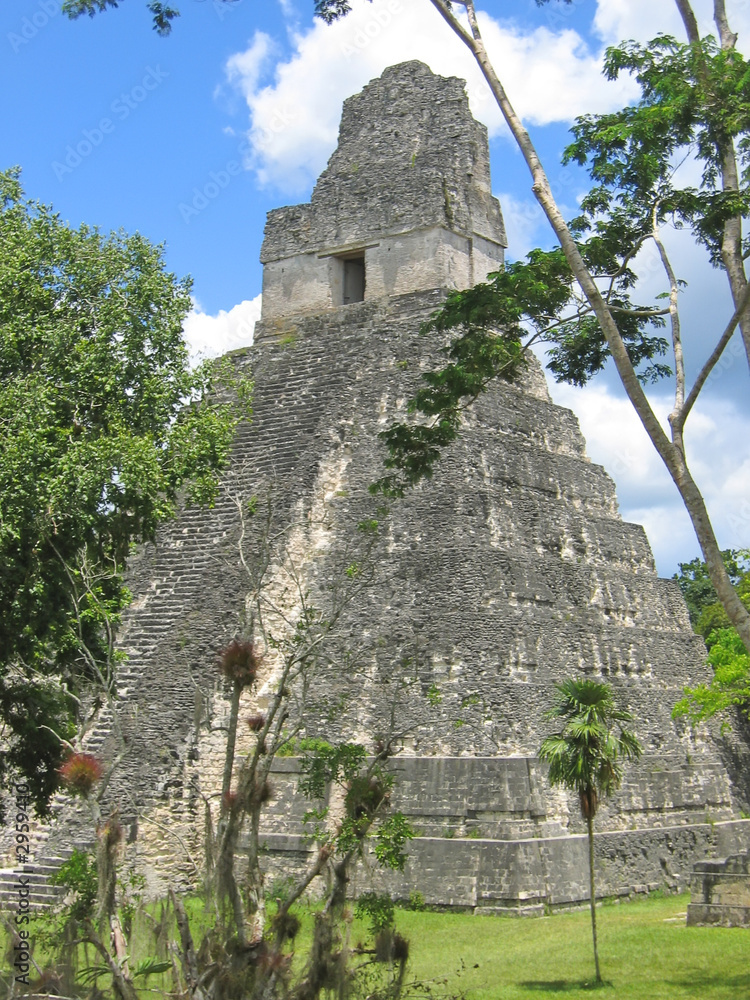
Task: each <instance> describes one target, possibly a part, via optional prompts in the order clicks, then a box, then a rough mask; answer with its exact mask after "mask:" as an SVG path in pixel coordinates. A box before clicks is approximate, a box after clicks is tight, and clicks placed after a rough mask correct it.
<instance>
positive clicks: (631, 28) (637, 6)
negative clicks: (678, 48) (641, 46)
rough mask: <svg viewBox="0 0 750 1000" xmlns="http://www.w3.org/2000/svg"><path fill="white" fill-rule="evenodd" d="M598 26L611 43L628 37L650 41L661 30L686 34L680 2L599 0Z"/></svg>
mask: <svg viewBox="0 0 750 1000" xmlns="http://www.w3.org/2000/svg"><path fill="white" fill-rule="evenodd" d="M594 28H595V30H596V31H598V32H599V34H600V35H601V37H602V39H603V40H604V41H605V42H606V43H607V44H608V45H612V44H616V43H617V42H621V41H623V40H624V39H626V38H634V39H636V40H638V41H646V40H649V39H651V38H655V37H656V35H657V34H659V32H663V33H664V34H669V35H674V36H675V37H676V38H679V39H683V38H684V37H685V29H684V28H683V26H682V19H681V18H680V15H679V12H678V10H677V6H676V4H674V3H654V0H599V3H598V4H597V7H596V14H595V16H594Z"/></svg>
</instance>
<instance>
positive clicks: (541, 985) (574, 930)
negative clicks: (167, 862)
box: [0, 895, 750, 1000]
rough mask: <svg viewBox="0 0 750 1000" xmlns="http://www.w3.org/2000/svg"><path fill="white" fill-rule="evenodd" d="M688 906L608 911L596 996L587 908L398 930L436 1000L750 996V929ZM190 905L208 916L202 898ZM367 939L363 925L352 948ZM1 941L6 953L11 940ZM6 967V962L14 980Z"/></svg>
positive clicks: (672, 900) (408, 923) (738, 999)
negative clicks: (693, 912)
mask: <svg viewBox="0 0 750 1000" xmlns="http://www.w3.org/2000/svg"><path fill="white" fill-rule="evenodd" d="M688 901H689V897H688V896H686V895H685V896H668V897H664V898H657V897H651V898H649V899H643V900H638V901H634V902H629V903H622V904H620V905H606V904H605V905H604V906H600V907H599V909H598V926H599V957H600V961H601V968H602V976H603V977H604V980H605V985H604V986H603V987H602V988H601V989H599V990H596V991H594V989H593V977H594V961H593V954H592V947H591V922H590V915H589V911H588V909H582V910H577V911H571V912H560V913H556V914H554V915H553V916H550V917H528V918H511V917H475V916H472V915H471V914H469V913H429V912H413V911H407V910H397V917H396V924H397V928H398V930H399V931H400V932H401V933H402V934H404V935H405V936H406V937H407V938H408V939H409V941H410V974H409V976H410V978H414V977H415V978H417V979H419V980H429V981H432V988H431V993H430V997H431V998H432V1000H441V998H443V997H461V996H462V997H465V998H466V1000H544V998H550V1000H551V998H558V1000H561V998H563V997H564V998H565V1000H575V998H579V997H581V998H582V997H588V998H590V997H591V995H592V992H596V995H597V996H602V997H604V996H607V997H612V998H613V1000H687V998H690V1000H750V930H742V929H726V928H714V927H686V926H685V911H686V908H687V904H688ZM190 909H191V910H194V914H193V915H194V917H196V918H197V917H199V916H200V913H201V904H200V902H199V901H198V900H194V901H193V902H192V903H191V905H190ZM300 915H301V916H302V918H303V924H302V929H301V932H300V934H299V937H298V940H297V956H298V958H297V961H298V962H300V963H301V962H302V961H303V960H304V955H305V951H306V945H308V944H309V941H310V936H311V930H312V919H313V916H312V910H310V909H308V908H307V907H305V906H303V907H302V908H301V913H300ZM364 936H365V927H364V925H362V926H360V925H359V922H355V925H354V927H353V928H352V934H351V940H352V943H355V942H356V941H357V940H358V939H359V938H361V937H364ZM3 937H4V935H2V934H0V939H2V938H3ZM134 943H135V942H134ZM0 945H1V946H2V951H0V954H2V953H3V952H5V949H6V947H7V940H0ZM138 950H140V949H138V948H136V949H135V951H138ZM38 957H39V959H42V955H41V954H39V955H38ZM134 957H136V958H139V957H143V956H142V955H134ZM6 962H7V959H6ZM6 962H2V961H1V960H0V966H2V967H3V972H4V973H5V974H6V975H7V972H8V969H7V968H6ZM2 978H4V977H0V979H2ZM162 981H163V982H164V983H166V979H164V980H162V977H160V976H154V977H153V978H152V980H151V981H150V982H149V984H148V985H149V986H150V987H151V991H150V992H147V991H145V990H144V991H143V992H142V993H141V995H142V996H143V997H144V998H146V997H149V998H153V997H154V996H159V995H160V994H161V993H162V989H161V988H160V987H161V984H162ZM100 985H101V987H105V985H106V983H105V980H104V978H103V979H102V980H101V982H100ZM162 995H163V994H162ZM418 995H419V997H420V998H424V997H425V993H424V991H421V990H420V991H419V994H418Z"/></svg>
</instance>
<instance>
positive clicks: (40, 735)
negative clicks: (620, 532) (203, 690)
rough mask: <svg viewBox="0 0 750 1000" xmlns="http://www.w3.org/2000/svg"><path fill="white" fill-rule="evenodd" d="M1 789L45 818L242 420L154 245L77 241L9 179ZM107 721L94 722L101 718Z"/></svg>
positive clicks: (3, 361) (3, 290)
mask: <svg viewBox="0 0 750 1000" xmlns="http://www.w3.org/2000/svg"><path fill="white" fill-rule="evenodd" d="M0 247H1V248H2V249H1V250H0V562H1V563H2V567H3V572H2V575H0V651H1V652H0V664H1V665H2V672H1V673H0V719H2V724H3V733H2V736H3V745H4V750H3V753H2V755H0V784H2V785H7V783H8V782H9V781H10V780H11V779H13V778H14V777H15V776H18V775H23V776H24V778H25V780H26V781H27V782H28V784H29V787H30V793H31V795H32V797H33V799H34V802H35V804H36V807H37V809H38V810H39V811H41V812H44V810H45V808H46V805H47V802H48V800H49V796H50V795H51V793H52V792H53V791H54V789H55V787H56V784H57V775H56V769H57V768H58V767H59V766H60V764H61V762H62V757H63V753H64V748H65V744H66V741H68V742H69V741H70V740H71V739H72V737H73V733H74V730H75V726H76V723H79V722H80V721H81V717H82V711H83V707H82V706H83V701H82V689H81V685H82V684H84V685H85V682H86V681H87V680H95V681H96V682H97V684H98V687H99V692H100V697H101V696H104V695H103V694H102V692H110V693H112V692H113V691H114V683H115V682H114V674H113V668H114V666H115V659H114V658H113V656H112V651H113V644H114V630H115V629H116V626H117V623H118V621H119V615H120V613H121V611H122V609H123V608H124V607H125V605H126V604H127V601H128V596H129V595H128V592H127V589H126V588H125V586H124V584H123V575H122V574H123V569H124V566H125V561H126V559H127V555H128V551H129V547H130V545H131V543H133V542H136V541H140V540H144V539H153V538H154V535H155V532H156V529H157V527H158V526H159V524H160V523H161V522H163V521H164V520H165V519H166V518H169V517H171V516H172V515H173V513H174V512H175V509H176V503H177V499H178V494H184V495H185V497H186V499H188V500H195V501H199V502H203V503H210V502H211V500H212V498H213V496H214V494H215V491H216V489H217V472H218V470H219V469H220V468H221V467H222V466H223V465H224V464H225V462H226V459H227V455H228V450H229V446H230V444H231V440H232V435H233V429H234V425H235V423H236V418H237V415H238V413H239V409H238V407H235V406H230V405H228V404H227V405H209V403H210V400H209V396H210V393H211V389H212V373H211V370H210V369H208V368H205V367H204V368H199V369H196V370H191V369H190V367H189V364H188V353H187V347H186V345H185V343H184V341H183V339H182V320H183V318H184V316H185V315H186V313H187V311H188V310H189V308H190V295H189V292H190V282H189V281H188V280H187V279H183V280H181V281H178V280H177V279H176V278H175V277H174V275H172V274H169V273H168V272H166V271H165V268H164V261H163V256H162V248H161V247H155V246H153V245H152V244H150V243H149V242H148V241H147V240H146V239H144V238H143V237H142V236H140V235H138V234H136V235H134V236H128V235H126V234H124V233H113V234H111V235H109V236H105V235H103V234H101V233H100V232H99V231H98V230H96V229H91V228H89V227H87V226H81V227H80V228H79V229H71V228H69V227H68V226H67V225H65V224H64V223H63V222H61V220H60V219H59V217H58V216H56V215H55V214H54V213H53V212H52V211H51V209H49V208H47V207H45V206H43V205H40V204H37V203H34V202H31V201H27V200H25V199H24V197H23V192H22V189H21V186H20V182H19V171H18V170H13V171H10V172H8V173H5V174H0ZM94 707H96V706H94Z"/></svg>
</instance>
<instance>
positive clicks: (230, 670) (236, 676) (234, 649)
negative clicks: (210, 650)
mask: <svg viewBox="0 0 750 1000" xmlns="http://www.w3.org/2000/svg"><path fill="white" fill-rule="evenodd" d="M262 659H263V656H262V654H261V653H260V652H259V651H258V650H257V649H256V647H255V643H254V642H252V640H249V641H244V642H243V641H242V640H241V639H233V640H232V641H231V642H230V643H229V645H228V646H226V647H225V648H224V649H222V651H221V652H220V653H219V670H221V672H222V673H223V674H224V676H225V677H226V678H227V680H230V681H234V682H235V683H236V684H240V685H241V686H242V687H249V686H250V685H251V684H252V683H253V681H254V680H255V676H256V674H257V673H258V667H259V666H260V664H261V660H262Z"/></svg>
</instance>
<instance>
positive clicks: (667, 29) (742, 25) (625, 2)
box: [573, 0, 750, 52]
mask: <svg viewBox="0 0 750 1000" xmlns="http://www.w3.org/2000/svg"><path fill="white" fill-rule="evenodd" d="M573 2H574V3H575V4H579V3H581V2H583V0H573ZM693 10H694V12H695V15H696V17H697V18H698V26H699V28H700V32H701V35H707V34H709V33H712V34H715V33H716V27H715V25H714V22H713V20H712V17H713V4H709V3H706V2H705V0H702V2H700V3H694V4H693ZM727 14H728V16H729V23H730V25H731V27H732V30H733V31H736V32H737V33H738V35H739V40H738V48H739V49H740V50H741V51H743V52H747V51H748V39H749V36H750V10H748V5H747V3H745V0H741V2H732V0H729V2H728V3H727ZM594 29H595V30H596V31H597V32H598V33H599V35H600V36H601V38H602V40H603V41H604V42H606V44H607V45H612V44H615V43H617V42H620V41H622V40H623V39H626V38H634V39H636V40H637V41H641V42H644V41H648V40H650V39H651V38H655V37H656V35H657V34H659V33H660V32H661V33H663V34H667V35H674V37H675V38H677V39H679V40H681V41H684V40H685V28H684V26H683V23H682V18H681V17H680V15H679V12H678V10H677V5H676V4H674V3H654V2H653V0H599V2H598V3H597V6H596V14H595V15H594Z"/></svg>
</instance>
